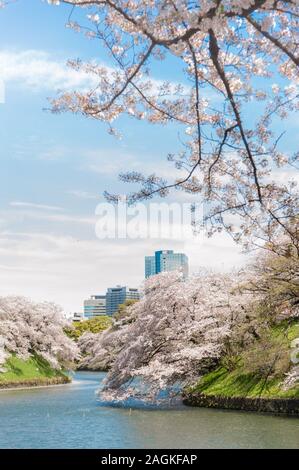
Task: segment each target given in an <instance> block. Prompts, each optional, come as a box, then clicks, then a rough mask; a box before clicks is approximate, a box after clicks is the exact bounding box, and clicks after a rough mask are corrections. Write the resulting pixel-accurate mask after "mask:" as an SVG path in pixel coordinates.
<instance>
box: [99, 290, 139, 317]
mask: <svg viewBox="0 0 299 470" xmlns="http://www.w3.org/2000/svg"><path fill="white" fill-rule="evenodd" d="M139 298H140V294H139V291H138V289H133V288H131V287H126V286H124V287H122V286H116V287H109V288H108V289H107V293H106V312H107V315H113V314H114V313H115V312H116V311H117V309H118V306H119V305H120V304H123V303H124V302H125V301H126V300H139Z"/></svg>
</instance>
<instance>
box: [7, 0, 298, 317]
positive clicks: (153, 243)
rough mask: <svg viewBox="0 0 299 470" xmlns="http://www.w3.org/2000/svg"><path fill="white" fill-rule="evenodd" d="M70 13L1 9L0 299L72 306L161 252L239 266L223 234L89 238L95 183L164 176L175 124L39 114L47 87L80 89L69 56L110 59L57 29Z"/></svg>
mask: <svg viewBox="0 0 299 470" xmlns="http://www.w3.org/2000/svg"><path fill="white" fill-rule="evenodd" d="M69 11H70V8H69V7H67V6H59V7H54V6H49V5H48V4H47V3H45V2H42V1H40V0H26V1H25V0H19V1H17V2H16V3H14V4H12V5H10V6H9V7H8V8H6V9H4V10H0V44H1V48H0V78H1V76H2V77H4V78H5V103H3V104H0V122H1V126H0V139H1V150H0V163H1V172H0V295H7V294H21V295H26V296H29V297H32V298H33V299H36V300H42V299H44V300H53V301H57V302H58V303H60V304H61V305H62V306H63V308H64V309H65V311H67V312H70V311H78V310H80V309H81V308H82V302H83V299H84V298H85V297H87V296H89V295H90V294H94V293H100V292H104V291H105V290H106V288H107V287H108V286H111V285H115V284H128V285H133V286H138V285H139V284H140V282H141V281H142V279H143V262H144V261H143V260H144V255H146V254H151V253H152V251H153V250H155V249H160V248H164V249H172V248H173V249H175V250H180V251H185V252H186V253H187V254H188V255H189V258H190V264H191V271H192V270H195V271H196V270H197V269H198V268H199V267H200V266H210V267H213V268H216V269H228V268H230V267H233V266H240V265H241V264H242V263H243V262H245V261H246V258H245V257H244V256H243V255H242V254H240V249H239V248H238V247H236V246H234V245H233V243H232V242H231V241H230V240H229V239H228V238H227V237H226V236H224V235H223V236H219V237H216V238H214V239H212V240H211V239H209V240H206V241H205V242H202V243H198V242H194V243H191V242H190V241H189V242H188V243H184V241H182V240H169V241H167V240H149V239H145V240H135V241H133V240H131V241H120V240H108V241H107V240H98V239H97V237H96V235H95V222H96V216H95V208H96V205H97V204H98V203H99V202H101V201H103V197H102V193H103V191H104V190H105V189H109V190H110V191H112V192H114V191H116V192H119V191H120V192H124V191H125V190H126V188H125V187H122V186H121V185H120V183H119V182H118V179H117V175H118V172H119V171H123V170H128V169H136V170H144V171H145V172H148V173H151V172H153V171H156V169H157V165H159V168H160V171H162V174H167V173H169V172H170V173H171V172H173V169H172V167H171V166H169V165H170V164H167V162H165V157H166V155H167V153H168V152H171V151H175V150H176V149H177V132H178V129H177V127H176V126H173V127H169V128H165V127H159V126H150V125H148V124H146V123H140V122H136V121H133V120H130V119H129V118H122V119H121V120H120V121H119V123H118V127H119V128H120V130H121V131H122V133H123V136H124V137H123V139H122V140H120V141H119V140H116V139H115V138H114V137H112V136H110V135H109V134H108V133H107V131H106V126H105V125H104V124H102V123H98V122H95V121H92V120H88V119H86V118H82V117H80V116H74V115H71V114H63V115H53V114H51V113H50V112H49V111H45V110H44V108H47V107H48V101H47V98H48V97H54V96H55V94H56V91H57V90H58V89H67V88H74V87H76V86H84V80H85V78H84V77H78V76H75V74H74V72H71V71H70V70H68V69H67V68H66V66H65V63H66V61H67V60H68V59H70V58H77V57H80V58H82V59H97V60H98V61H99V62H104V63H106V64H108V65H109V58H108V57H107V56H106V54H105V52H104V51H103V50H102V49H101V47H100V45H99V43H97V42H96V41H90V40H88V39H86V38H84V37H83V36H82V35H80V34H76V33H74V32H73V31H71V30H69V29H66V28H65V26H64V25H65V23H66V21H67V17H68V13H69ZM176 60H177V59H171V60H168V61H167V62H166V63H164V64H162V66H161V63H157V64H153V76H154V77H155V78H156V79H158V80H163V79H170V80H173V81H176V82H182V81H183V80H184V76H183V74H179V73H178V69H177V68H176ZM291 125H292V126H293V127H294V129H298V127H297V124H296V123H294V122H292V124H291ZM291 144H292V143H291V142H289V145H290V146H291ZM186 200H187V199H186Z"/></svg>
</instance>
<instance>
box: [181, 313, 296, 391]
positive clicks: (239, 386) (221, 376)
mask: <svg viewBox="0 0 299 470" xmlns="http://www.w3.org/2000/svg"><path fill="white" fill-rule="evenodd" d="M272 334H273V336H275V337H276V338H278V339H279V338H281V339H282V338H283V335H285V333H284V327H283V325H281V326H278V327H276V328H274V329H273V330H272ZM298 337H299V323H298V322H296V323H294V324H293V325H292V326H291V327H290V328H289V329H288V331H287V340H288V342H289V344H291V342H292V341H293V340H294V339H295V338H298ZM282 380H283V376H282V377H279V376H278V377H275V378H269V379H266V378H265V377H259V376H258V375H256V374H255V373H254V372H250V373H248V371H246V368H245V366H244V362H243V360H242V355H241V356H240V357H239V360H238V362H237V365H236V367H235V369H234V370H232V371H228V370H227V369H225V368H224V367H221V366H220V367H218V368H217V369H216V370H214V371H212V372H210V373H208V374H206V375H205V376H203V377H202V378H201V380H200V381H199V382H198V383H197V384H196V385H195V386H194V387H192V388H190V389H188V390H187V392H189V393H190V392H191V393H202V394H204V395H208V396H221V397H247V398H299V385H297V386H295V387H293V388H292V389H290V390H288V391H284V390H282V389H281V385H280V384H281V382H282Z"/></svg>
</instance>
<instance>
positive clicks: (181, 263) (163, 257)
mask: <svg viewBox="0 0 299 470" xmlns="http://www.w3.org/2000/svg"><path fill="white" fill-rule="evenodd" d="M144 268H145V269H144V271H145V277H146V278H148V277H150V276H153V275H154V274H158V273H161V272H164V271H182V272H183V274H184V277H188V271H189V267H188V256H186V255H185V254H184V253H174V252H173V250H160V251H155V255H154V256H146V257H145V263H144Z"/></svg>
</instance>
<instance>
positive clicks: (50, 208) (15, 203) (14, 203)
mask: <svg viewBox="0 0 299 470" xmlns="http://www.w3.org/2000/svg"><path fill="white" fill-rule="evenodd" d="M9 205H10V206H12V207H18V208H19V207H20V208H24V207H25V208H30V209H40V210H45V211H62V210H63V208H62V207H59V206H48V205H46V204H36V203H35V202H25V201H11V202H10V203H9Z"/></svg>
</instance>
